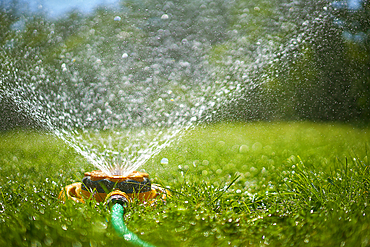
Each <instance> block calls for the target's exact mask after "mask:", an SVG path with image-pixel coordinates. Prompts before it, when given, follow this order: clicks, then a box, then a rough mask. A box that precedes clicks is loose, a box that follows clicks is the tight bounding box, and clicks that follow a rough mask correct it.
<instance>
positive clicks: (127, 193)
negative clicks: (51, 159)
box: [59, 170, 170, 204]
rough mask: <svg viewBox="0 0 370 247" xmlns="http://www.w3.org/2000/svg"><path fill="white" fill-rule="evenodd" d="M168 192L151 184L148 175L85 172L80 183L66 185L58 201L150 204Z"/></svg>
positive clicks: (163, 198) (162, 198)
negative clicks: (134, 201)
mask: <svg viewBox="0 0 370 247" xmlns="http://www.w3.org/2000/svg"><path fill="white" fill-rule="evenodd" d="M168 195H170V193H169V191H168V190H166V189H163V188H161V187H160V186H158V185H154V184H151V182H150V180H149V175H148V174H147V173H144V172H138V171H134V172H132V173H130V174H129V175H127V176H120V175H107V174H105V173H103V172H102V171H100V170H96V171H92V172H86V173H85V177H84V178H83V179H82V183H73V184H70V185H67V186H66V187H64V188H63V190H62V191H61V192H60V194H59V199H60V200H62V201H66V200H67V199H72V200H74V201H76V202H82V203H84V202H85V201H87V200H91V199H93V200H95V201H97V202H104V201H109V200H115V198H120V200H124V201H125V202H127V203H129V202H131V201H133V200H135V199H137V200H139V201H140V202H142V203H145V202H146V203H150V204H151V203H152V202H154V201H155V200H157V199H161V200H166V197H167V196H168Z"/></svg>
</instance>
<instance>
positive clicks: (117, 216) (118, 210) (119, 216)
mask: <svg viewBox="0 0 370 247" xmlns="http://www.w3.org/2000/svg"><path fill="white" fill-rule="evenodd" d="M124 213H125V211H124V208H123V206H122V205H121V204H119V203H116V204H114V205H113V206H112V209H111V216H112V225H113V228H114V229H115V230H116V232H117V233H118V235H119V236H120V237H123V238H124V239H125V240H126V241H128V242H130V243H132V244H133V245H136V246H142V247H154V245H151V244H149V243H147V242H145V241H143V240H141V239H140V238H139V237H138V236H136V234H135V233H133V232H131V231H130V230H129V229H128V228H127V226H126V225H125V223H124V221H123V214H124Z"/></svg>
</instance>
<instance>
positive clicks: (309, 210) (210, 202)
mask: <svg viewBox="0 0 370 247" xmlns="http://www.w3.org/2000/svg"><path fill="white" fill-rule="evenodd" d="M369 149H370V128H368V127H355V126H352V125H345V124H337V123H336V124H333V123H330V124H329V123H325V124H324V123H321V124H319V123H309V122H291V123H263V122H261V123H258V122H256V123H228V124H227V123H224V124H215V125H201V126H198V127H196V128H195V129H192V130H190V131H188V132H187V133H185V134H184V136H183V137H182V138H181V139H180V140H178V141H176V142H174V143H173V144H172V145H171V146H170V147H169V148H167V149H165V150H163V151H162V152H161V153H160V154H159V155H157V156H156V157H153V158H152V159H151V160H150V161H149V162H147V164H146V165H145V166H144V167H141V168H140V169H139V170H142V171H146V172H148V173H149V174H150V176H151V180H152V182H153V183H159V184H161V185H162V186H168V187H169V188H170V190H171V191H172V197H170V198H168V200H167V202H166V203H162V202H158V203H157V205H156V206H154V207H148V206H144V205H140V204H139V203H138V202H133V203H132V204H131V205H130V207H129V208H128V210H127V213H126V214H125V218H124V219H125V222H126V224H127V226H128V227H129V229H131V230H132V231H133V232H135V233H136V234H137V235H138V236H140V238H141V239H143V240H145V241H147V242H150V243H152V244H154V245H156V246H264V245H270V246H369V245H370V210H369V207H368V203H369V196H370V192H369V189H370V176H369V175H370V163H369V161H368V150H369ZM163 158H166V159H168V164H167V163H166V162H162V163H161V160H162V159H163ZM93 169H94V167H92V166H91V165H90V164H88V163H87V162H86V161H85V160H84V159H83V158H82V157H81V156H79V155H78V154H77V153H76V152H75V151H74V150H73V149H71V148H69V147H68V146H66V145H65V144H64V143H63V142H61V141H60V140H58V139H57V138H56V137H54V136H52V135H46V134H42V133H38V132H30V131H13V132H7V133H2V134H0V191H1V195H0V246H130V245H129V244H127V242H125V241H124V240H123V239H122V238H120V237H118V236H117V235H116V233H115V231H114V229H113V228H112V226H111V222H110V214H109V210H108V208H107V207H106V206H105V205H104V204H102V203H101V204H98V203H94V202H91V203H86V204H78V203H75V202H73V201H67V202H66V203H64V204H63V203H60V202H59V201H58V199H57V197H58V194H59V192H60V190H61V189H62V188H63V187H64V186H65V185H68V184H71V183H73V182H78V181H81V179H82V178H83V174H84V172H86V171H91V170H93Z"/></svg>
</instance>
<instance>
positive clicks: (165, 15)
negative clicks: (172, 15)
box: [161, 14, 169, 20]
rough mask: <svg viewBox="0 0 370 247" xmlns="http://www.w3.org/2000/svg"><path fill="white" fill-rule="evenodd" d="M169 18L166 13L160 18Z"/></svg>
mask: <svg viewBox="0 0 370 247" xmlns="http://www.w3.org/2000/svg"><path fill="white" fill-rule="evenodd" d="M168 18H169V16H168V15H167V14H163V15H162V16H161V19H162V20H167V19H168Z"/></svg>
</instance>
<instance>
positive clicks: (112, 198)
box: [105, 190, 130, 208]
mask: <svg viewBox="0 0 370 247" xmlns="http://www.w3.org/2000/svg"><path fill="white" fill-rule="evenodd" d="M117 203H118V204H120V205H122V207H123V208H126V207H128V205H129V204H130V198H129V197H128V195H127V194H126V193H125V192H122V191H120V190H114V191H112V192H111V193H109V194H108V195H107V197H106V198H105V204H107V205H108V206H109V207H110V208H112V206H113V205H114V204H117Z"/></svg>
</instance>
